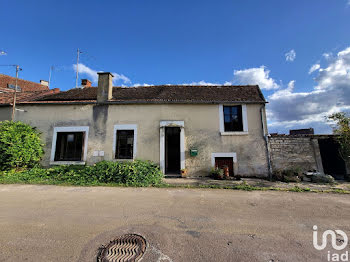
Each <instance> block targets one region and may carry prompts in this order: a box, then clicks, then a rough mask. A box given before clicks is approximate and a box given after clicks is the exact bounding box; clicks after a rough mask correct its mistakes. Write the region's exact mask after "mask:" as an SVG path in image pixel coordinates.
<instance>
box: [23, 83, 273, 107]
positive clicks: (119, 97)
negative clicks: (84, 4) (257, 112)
mask: <svg viewBox="0 0 350 262" xmlns="http://www.w3.org/2000/svg"><path fill="white" fill-rule="evenodd" d="M96 100H97V88H96V87H89V88H77V89H70V90H68V91H66V92H60V93H56V94H52V95H46V96H43V97H40V98H37V99H34V100H31V101H27V102H30V103H88V102H92V103H96ZM228 102H245V103H266V101H265V98H264V96H263V94H262V93H261V90H260V88H259V86H257V85H254V86H186V85H161V86H147V87H145V86H139V87H114V88H113V98H112V99H111V100H110V101H108V103H194V104H195V103H228Z"/></svg>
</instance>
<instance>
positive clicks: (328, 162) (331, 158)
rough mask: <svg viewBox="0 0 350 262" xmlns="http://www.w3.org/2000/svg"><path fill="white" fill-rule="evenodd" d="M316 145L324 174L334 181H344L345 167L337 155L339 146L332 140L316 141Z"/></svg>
mask: <svg viewBox="0 0 350 262" xmlns="http://www.w3.org/2000/svg"><path fill="white" fill-rule="evenodd" d="M318 144H319V146H320V153H321V158H322V165H323V171H324V173H325V174H327V175H331V176H333V177H334V178H335V179H344V178H345V175H346V167H345V162H344V160H343V159H342V158H341V156H340V153H339V144H338V143H337V142H336V141H335V140H334V139H333V138H324V139H318Z"/></svg>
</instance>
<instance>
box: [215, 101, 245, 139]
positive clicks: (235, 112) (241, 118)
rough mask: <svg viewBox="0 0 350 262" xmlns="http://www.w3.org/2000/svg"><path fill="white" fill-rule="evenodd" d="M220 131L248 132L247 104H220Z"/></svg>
mask: <svg viewBox="0 0 350 262" xmlns="http://www.w3.org/2000/svg"><path fill="white" fill-rule="evenodd" d="M219 114H220V115H219V117H220V132H221V133H222V134H223V135H224V134H247V133H248V121H247V106H246V105H245V104H242V105H220V106H219Z"/></svg>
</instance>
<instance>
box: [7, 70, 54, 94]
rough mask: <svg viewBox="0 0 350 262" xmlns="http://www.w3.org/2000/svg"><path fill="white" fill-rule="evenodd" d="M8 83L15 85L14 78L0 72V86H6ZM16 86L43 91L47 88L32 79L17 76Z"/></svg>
mask: <svg viewBox="0 0 350 262" xmlns="http://www.w3.org/2000/svg"><path fill="white" fill-rule="evenodd" d="M8 85H13V86H15V85H16V78H15V77H12V76H8V75H3V74H0V88H6V89H9V88H8ZM17 86H18V87H20V88H21V90H22V91H25V92H31V91H44V90H49V87H48V86H45V85H42V84H39V83H35V82H32V81H28V80H24V79H20V78H18V80H17Z"/></svg>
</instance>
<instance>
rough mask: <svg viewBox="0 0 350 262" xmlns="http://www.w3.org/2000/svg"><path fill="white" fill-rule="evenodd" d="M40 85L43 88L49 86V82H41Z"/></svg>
mask: <svg viewBox="0 0 350 262" xmlns="http://www.w3.org/2000/svg"><path fill="white" fill-rule="evenodd" d="M40 84H41V85H43V86H49V82H48V81H46V80H40Z"/></svg>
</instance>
